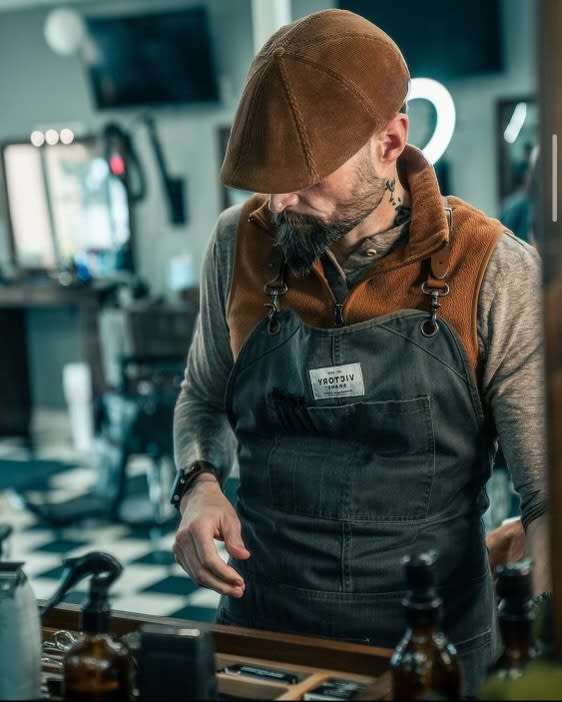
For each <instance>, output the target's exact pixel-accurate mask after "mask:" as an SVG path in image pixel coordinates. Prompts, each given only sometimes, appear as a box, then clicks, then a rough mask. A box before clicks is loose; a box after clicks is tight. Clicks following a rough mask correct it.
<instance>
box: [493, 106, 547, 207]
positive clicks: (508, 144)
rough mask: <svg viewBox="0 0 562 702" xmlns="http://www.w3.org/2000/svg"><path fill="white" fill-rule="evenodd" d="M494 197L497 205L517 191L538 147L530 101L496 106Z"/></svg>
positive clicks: (533, 110) (535, 120)
mask: <svg viewBox="0 0 562 702" xmlns="http://www.w3.org/2000/svg"><path fill="white" fill-rule="evenodd" d="M496 109H497V116H496V119H497V139H498V195H499V198H500V201H503V200H504V199H505V198H506V197H508V196H509V195H511V194H512V193H513V192H514V191H516V190H517V189H518V188H520V187H521V184H522V181H523V180H524V177H525V175H526V173H527V171H528V168H529V165H530V161H531V156H532V153H533V149H534V148H535V146H536V145H537V144H538V140H539V135H538V129H539V126H538V110H537V104H536V101H535V98H534V97H531V96H521V97H515V98H507V99H501V100H498V102H497V108H496Z"/></svg>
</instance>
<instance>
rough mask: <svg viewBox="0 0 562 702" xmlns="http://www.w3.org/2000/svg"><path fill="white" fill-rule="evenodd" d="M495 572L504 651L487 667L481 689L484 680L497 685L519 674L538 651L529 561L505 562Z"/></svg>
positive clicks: (484, 688)
mask: <svg viewBox="0 0 562 702" xmlns="http://www.w3.org/2000/svg"><path fill="white" fill-rule="evenodd" d="M496 575H497V584H496V592H497V594H498V597H499V598H500V604H499V606H498V617H499V624H500V632H501V636H502V641H503V653H502V654H501V656H500V657H499V658H498V660H497V661H496V663H494V665H492V666H491V667H490V669H489V671H488V675H487V677H486V680H485V681H484V685H483V688H482V691H483V692H485V690H486V687H487V684H492V685H497V683H498V682H501V681H502V680H513V679H516V678H519V677H520V676H521V672H522V670H523V668H524V667H525V666H526V665H527V663H528V662H529V661H531V660H533V658H535V657H536V655H537V650H536V647H535V641H534V636H533V594H532V583H531V563H530V562H529V561H519V562H517V563H506V564H505V565H501V566H498V567H497V568H496Z"/></svg>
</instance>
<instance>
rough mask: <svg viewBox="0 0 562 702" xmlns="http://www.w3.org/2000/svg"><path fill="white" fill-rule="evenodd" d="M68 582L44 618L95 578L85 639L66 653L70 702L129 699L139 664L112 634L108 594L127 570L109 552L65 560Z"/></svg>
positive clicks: (84, 611)
mask: <svg viewBox="0 0 562 702" xmlns="http://www.w3.org/2000/svg"><path fill="white" fill-rule="evenodd" d="M63 565H64V572H63V576H62V582H61V584H60V586H59V588H58V589H57V591H56V592H55V594H54V595H53V597H52V598H51V599H50V600H49V601H48V602H47V603H46V605H45V608H44V610H43V613H45V612H46V611H47V610H48V609H50V608H51V607H54V606H55V605H56V604H58V603H59V602H61V601H62V600H63V599H64V596H65V594H66V593H67V592H68V591H69V590H70V588H71V587H73V586H74V585H75V584H76V583H77V582H78V581H80V580H82V579H83V578H85V577H88V576H92V579H91V581H90V592H89V595H88V599H87V602H86V604H85V605H84V607H83V608H82V623H81V627H80V629H81V632H82V633H81V636H80V637H79V638H78V640H77V641H76V642H75V643H74V644H73V645H72V647H71V648H70V649H68V651H67V652H66V654H65V657H64V668H63V679H64V682H63V685H64V698H65V699H66V700H88V701H93V700H96V701H99V702H105V700H129V699H131V697H132V689H133V661H132V658H131V656H130V654H129V651H128V649H127V647H126V646H125V645H124V644H122V643H120V642H118V641H116V640H115V639H113V638H112V636H111V635H110V633H109V630H110V620H111V610H110V607H109V599H108V591H109V588H110V586H111V585H112V584H113V582H114V581H115V580H116V579H117V578H118V577H119V575H120V574H121V571H122V570H123V568H122V566H121V564H120V563H119V561H117V560H116V559H115V558H114V557H113V556H111V555H109V554H107V553H101V552H99V551H93V552H91V553H88V554H86V555H85V556H81V557H79V558H68V559H66V560H65V561H64V563H63Z"/></svg>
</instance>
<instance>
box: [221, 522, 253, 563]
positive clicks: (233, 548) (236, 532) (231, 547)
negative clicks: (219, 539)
mask: <svg viewBox="0 0 562 702" xmlns="http://www.w3.org/2000/svg"><path fill="white" fill-rule="evenodd" d="M222 536H223V539H224V545H225V548H226V550H227V551H228V553H229V554H230V555H231V556H232V557H233V558H239V559H241V560H246V559H247V558H249V557H250V552H249V551H248V549H247V548H246V546H245V545H244V542H243V541H242V535H241V525H240V520H239V519H238V517H234V518H232V519H228V520H226V521H225V523H224V525H223V531H222Z"/></svg>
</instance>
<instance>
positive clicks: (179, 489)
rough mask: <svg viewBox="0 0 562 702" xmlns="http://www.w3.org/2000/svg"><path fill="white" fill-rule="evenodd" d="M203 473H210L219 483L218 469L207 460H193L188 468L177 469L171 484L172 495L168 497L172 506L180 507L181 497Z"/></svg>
mask: <svg viewBox="0 0 562 702" xmlns="http://www.w3.org/2000/svg"><path fill="white" fill-rule="evenodd" d="M203 473H211V475H214V476H215V478H216V479H217V481H218V483H219V484H220V473H219V471H218V470H217V469H216V468H215V467H214V466H213V464H212V463H209V462H208V461H195V463H192V464H191V465H190V466H189V468H181V469H180V470H179V471H178V474H177V476H176V479H175V481H174V484H173V486H172V495H171V497H170V503H171V504H172V505H174V507H177V509H179V508H180V502H181V498H182V497H183V496H184V495H185V493H186V492H187V491H188V490H189V488H190V487H191V486H192V485H193V483H194V482H195V480H196V479H197V478H198V477H199V476H200V475H202V474H203Z"/></svg>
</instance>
